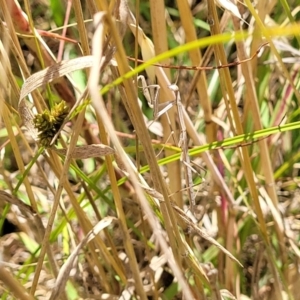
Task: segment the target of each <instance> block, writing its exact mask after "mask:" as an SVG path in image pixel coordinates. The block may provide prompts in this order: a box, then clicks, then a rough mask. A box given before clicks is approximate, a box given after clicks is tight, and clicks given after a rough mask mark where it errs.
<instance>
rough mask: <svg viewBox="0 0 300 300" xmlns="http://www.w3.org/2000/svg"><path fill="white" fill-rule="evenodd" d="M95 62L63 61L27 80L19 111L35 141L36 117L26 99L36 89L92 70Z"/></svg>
mask: <svg viewBox="0 0 300 300" xmlns="http://www.w3.org/2000/svg"><path fill="white" fill-rule="evenodd" d="M93 61H94V60H93V57H92V56H84V57H80V58H75V59H72V60H68V61H62V62H60V63H57V64H54V65H52V66H50V67H48V68H46V69H44V70H42V71H40V72H37V73H35V74H33V75H32V76H30V77H28V78H27V79H26V81H25V82H24V84H23V86H22V89H21V93H20V99H19V107H18V110H19V114H20V116H21V119H22V122H23V124H24V125H25V126H26V127H27V129H28V130H29V132H30V134H31V135H32V137H33V138H34V139H35V140H36V139H37V135H38V133H37V130H36V129H35V128H34V124H33V118H34V115H33V113H32V112H31V109H30V108H29V105H28V103H27V101H26V99H25V97H26V96H28V94H30V93H31V92H33V91H34V90H35V89H37V88H39V87H41V86H43V85H45V84H47V83H50V82H52V81H54V80H55V79H57V78H59V77H62V76H65V75H67V74H69V73H71V72H73V71H77V70H81V69H85V68H90V67H91V66H92V65H93Z"/></svg>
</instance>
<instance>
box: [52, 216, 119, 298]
mask: <svg viewBox="0 0 300 300" xmlns="http://www.w3.org/2000/svg"><path fill="white" fill-rule="evenodd" d="M114 221H116V218H113V217H105V218H104V219H102V220H101V221H100V222H99V223H98V224H96V225H95V227H94V228H93V229H92V230H91V231H90V232H89V233H88V234H87V235H86V236H85V237H84V239H83V240H82V241H81V242H80V243H79V244H78V245H77V246H76V248H75V249H74V250H73V252H72V254H71V255H70V256H69V257H68V259H67V261H66V262H65V263H64V265H63V266H62V267H61V269H60V270H59V274H58V276H57V279H56V282H55V286H54V288H53V292H52V294H51V296H50V298H49V300H55V299H59V297H60V294H61V293H62V291H63V289H64V288H65V285H66V283H67V281H68V278H69V274H70V271H71V269H72V268H73V265H74V262H75V260H76V259H77V257H78V255H79V252H80V250H81V249H82V248H83V247H85V246H86V245H87V244H88V243H89V242H91V241H92V240H93V239H94V238H95V237H96V236H97V235H98V234H99V233H100V231H101V230H103V229H105V228H106V227H108V226H110V225H111V224H112V223H113V222H114Z"/></svg>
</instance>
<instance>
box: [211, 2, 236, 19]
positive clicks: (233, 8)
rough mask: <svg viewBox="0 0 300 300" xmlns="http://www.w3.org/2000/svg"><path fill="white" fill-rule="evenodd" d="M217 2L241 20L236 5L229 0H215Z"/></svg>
mask: <svg viewBox="0 0 300 300" xmlns="http://www.w3.org/2000/svg"><path fill="white" fill-rule="evenodd" d="M216 2H217V4H218V5H219V6H221V7H222V8H224V9H226V10H228V11H229V12H230V13H232V14H233V15H234V16H236V17H237V18H239V19H241V20H242V16H241V14H240V12H239V9H238V7H237V6H236V5H235V4H234V3H232V2H231V1H230V0H216Z"/></svg>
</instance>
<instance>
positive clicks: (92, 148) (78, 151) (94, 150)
mask: <svg viewBox="0 0 300 300" xmlns="http://www.w3.org/2000/svg"><path fill="white" fill-rule="evenodd" d="M52 150H54V151H55V152H57V153H58V154H61V155H66V153H67V149H55V148H54V149H52ZM114 153H115V150H114V149H112V148H111V147H109V146H106V145H103V144H92V145H86V146H78V147H75V148H74V150H73V152H72V154H71V157H72V158H75V159H85V158H91V157H99V156H105V155H109V154H114Z"/></svg>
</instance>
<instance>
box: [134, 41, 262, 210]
mask: <svg viewBox="0 0 300 300" xmlns="http://www.w3.org/2000/svg"><path fill="white" fill-rule="evenodd" d="M267 44H268V43H264V44H262V45H261V46H260V47H259V48H258V49H257V51H256V52H255V53H254V54H253V55H252V56H251V57H249V58H247V59H245V60H243V61H236V62H232V63H229V64H227V65H220V66H215V67H186V66H166V65H155V66H158V67H163V68H174V69H178V70H180V69H188V70H191V69H193V70H213V69H220V68H226V67H231V66H236V65H239V64H241V63H244V62H247V61H251V60H252V59H253V58H254V57H256V56H257V55H258V54H259V52H260V50H261V49H262V48H263V47H264V46H266V45H267ZM138 61H139V60H138ZM137 81H138V83H139V82H141V84H142V86H141V88H142V89H143V94H144V96H145V98H146V100H147V102H148V105H149V107H150V108H152V109H153V122H154V121H156V120H157V119H158V118H159V117H160V116H162V115H163V114H165V113H167V112H168V110H169V109H170V108H172V107H173V106H175V107H176V110H177V116H178V126H179V139H178V142H177V145H178V147H179V148H180V149H181V157H180V161H181V162H182V164H183V168H184V173H185V182H186V186H187V188H186V189H187V193H188V198H189V202H190V210H191V212H193V211H194V207H195V197H196V195H195V192H194V189H193V186H194V184H193V176H192V172H196V171H195V169H194V168H193V167H192V166H191V160H190V156H189V153H188V142H187V131H186V126H185V121H184V117H183V112H184V109H185V108H184V106H183V104H182V102H181V97H180V92H179V88H178V86H177V85H176V84H171V85H170V86H169V89H171V90H172V91H173V93H174V95H175V99H174V100H171V101H167V102H164V103H162V104H159V103H158V94H159V90H160V86H159V85H157V84H152V85H147V82H146V79H145V77H144V76H138V78H137ZM151 89H152V90H153V91H154V93H150V91H151ZM166 115H167V117H168V114H166ZM169 123H170V122H169ZM149 126H151V124H150V125H149Z"/></svg>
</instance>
